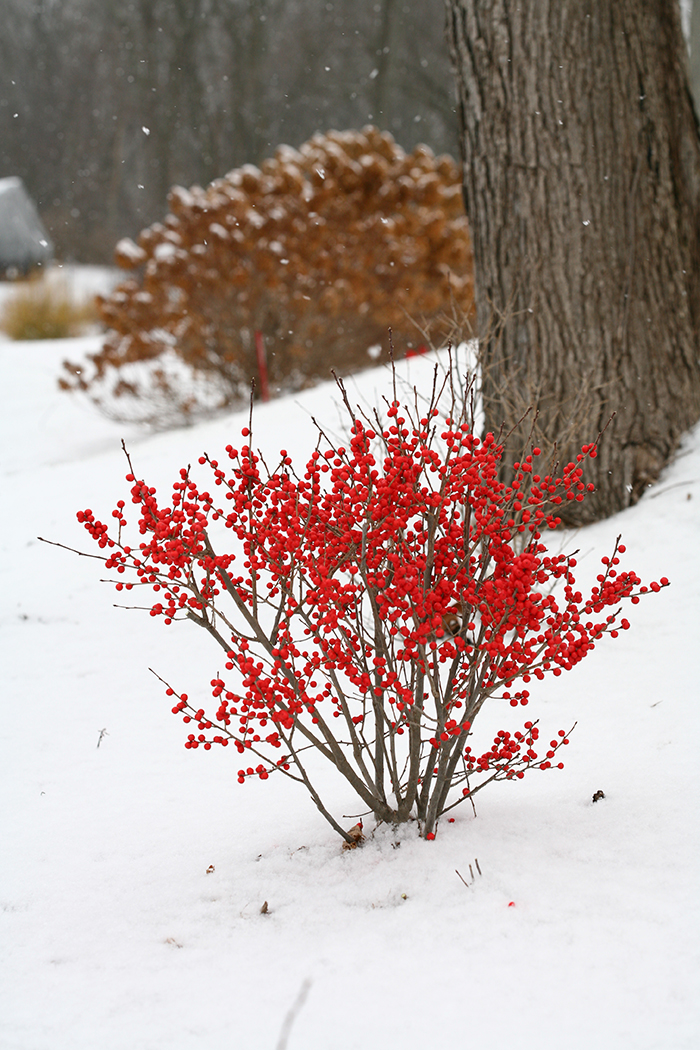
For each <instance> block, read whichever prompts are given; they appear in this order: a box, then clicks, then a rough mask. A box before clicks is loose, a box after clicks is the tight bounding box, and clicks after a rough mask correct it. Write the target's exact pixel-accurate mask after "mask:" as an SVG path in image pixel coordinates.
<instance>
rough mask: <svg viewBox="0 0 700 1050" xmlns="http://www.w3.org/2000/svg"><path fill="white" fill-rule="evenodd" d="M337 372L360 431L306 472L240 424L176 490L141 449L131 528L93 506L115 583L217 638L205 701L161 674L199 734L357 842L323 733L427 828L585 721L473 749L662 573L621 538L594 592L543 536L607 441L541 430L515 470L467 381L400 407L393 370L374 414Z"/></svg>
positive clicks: (191, 733)
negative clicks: (630, 566)
mask: <svg viewBox="0 0 700 1050" xmlns="http://www.w3.org/2000/svg"><path fill="white" fill-rule="evenodd" d="M339 389H340V393H341V395H342V398H343V401H344V405H345V410H346V412H347V416H348V434H347V440H346V441H345V442H344V443H339V442H334V441H331V440H330V439H328V438H327V437H326V435H325V434H324V433H323V432H322V431H321V432H320V433H319V439H318V442H317V446H316V448H315V449H314V450H313V451H312V452H311V455H310V457H309V459H308V461H307V462H306V464H305V466H301V467H297V469H296V470H295V469H294V468H293V465H292V459H291V457H290V456H289V455H288V453H287V451H286V450H285V449H282V450H281V451H280V453H279V457H278V459H277V461H276V462H275V463H272V464H271V465H270V466H269V468H268V467H267V466H264V465H263V461H262V457H261V456H259V455H258V454H257V453H256V452H255V450H254V446H253V443H252V435H251V433H250V429H249V428H248V427H244V428H243V430H242V431H241V436H242V439H243V441H242V444H241V445H240V447H238V446H237V447H234V446H233V445H227V447H226V450H225V454H224V462H223V463H220V462H219V460H217V459H212V458H210V457H209V456H208V455H203V456H201V457H200V458H199V468H201V469H197V468H196V467H195V468H194V469H193V470H191V469H190V468H189V467H188V468H186V469H185V468H182V469H181V470H180V472H179V477H178V478H177V479H176V481H175V483H174V485H173V489H172V494H171V495H170V496H169V497H167V498H165V499H164V500H162V499H160V498H159V497H158V496H157V493H156V490H155V489H154V488H153V487H151V486H149V485H148V484H147V483H146V482H145V481H144V480H139V479H137V477H136V475H135V473H134V470H133V468H132V464H131V460H130V459H129V473H128V474H127V481H128V483H129V485H130V490H131V503H132V505H133V507H134V508H135V509H136V513H137V522H136V527H135V529H132V531H133V533H134V536H133V538H132V539H131V540H130V541H129V542H127V539H126V533H127V529H128V528H129V526H128V524H127V519H126V507H125V501H124V500H119V501H118V502H117V504H116V507H115V509H114V510H113V511H112V526H109V525H107V524H106V523H103V522H101V521H100V520H98V519H97V517H96V516H95V514H94V513H93V511H92V510H90V509H88V510H83V511H80V512H79V514H78V520H79V521H81V522H82V523H83V525H84V526H85V528H86V530H87V531H88V533H89V534H90V535H91V536H92V538H93V539H94V540H95V541H96V543H97V545H98V547H99V548H100V549H101V550H102V551H103V552H104V554H103V555H102V557H103V560H104V564H105V567H106V568H107V569H108V570H111V571H112V572H113V573H114V579H113V581H112V582H113V583H114V585H115V587H116V589H117V591H119V592H124V591H130V590H131V589H132V588H133V587H135V586H136V587H139V586H140V587H142V588H143V587H145V588H147V589H149V588H150V589H152V590H153V591H154V592H155V593H154V601H153V604H152V606H151V608H150V614H151V616H152V617H154V618H157V617H162V618H163V620H164V621H165V623H166V624H170V623H172V622H173V621H174V620H181V619H187V620H189V621H191V622H192V623H193V624H196V625H198V626H199V627H201V628H203V629H204V630H205V631H206V632H207V633H208V634H209V636H210V637H211V639H212V641H213V642H214V643H215V644H216V645H217V646H218V647H219V650H220V655H219V660H218V666H219V667H220V668H221V670H220V671H217V673H216V674H215V675H214V676H213V677H212V678H211V679H210V683H209V690H208V691H209V694H210V698H209V699H208V701H207V700H204V699H202V700H199V699H197V700H195V699H194V698H190V697H189V696H188V695H187V694H186V693H182V692H178V691H177V690H176V689H175V688H173V687H172V686H170V685H169V684H168V683H167V682H165V681H164V680H163V679H161V681H164V685H165V686H166V693H167V695H168V696H170V697H171V698H172V702H173V705H174V706H173V708H172V710H173V712H174V713H175V714H178V715H180V716H181V717H182V718H183V721H184V722H185V723H186V725H187V730H188V731H187V739H186V741H185V747H186V748H188V749H190V750H197V749H198V748H200V747H201V748H203V749H204V750H211V748H212V747H215V746H220V747H230V748H231V750H233V751H235V753H236V755H237V756H238V762H239V769H238V780H239V782H240V783H241V784H243V783H245V781H246V780H248V779H249V778H251V777H257V778H259V779H261V780H267V779H268V777H269V776H270V775H272V774H280V775H283V776H287V777H289V778H291V779H292V780H295V781H296V782H297V783H300V784H302V785H303V786H304V788H305V789H306V791H307V792H308V793H309V795H310V796H311V798H312V800H313V802H314V804H315V805H316V806H317V808H318V810H319V812H320V813H321V814H322V815H323V816H324V817H325V818H326V820H327V821H328V822H329V823H330V824H331V825H332V827H333V828H334V829H335V830H336V831H337V832H338V834H340V835H341V836H342V837H343V839H344V840H345V842H346V843H348V844H350V845H356V844H357V843H358V841H359V838H358V835H357V834H356V829H357V828H358V827H360V825H356V829H351V831H350V832H349V831H348V830H346V829H345V828H344V827H343V826H342V825H341V823H340V822H339V819H338V818H337V817H336V816H334V815H333V813H331V811H330V810H329V809H328V808H327V807H326V805H325V804H324V802H323V799H322V798H321V794H320V791H319V789H318V787H317V785H316V783H315V781H314V775H313V773H312V771H311V766H312V763H310V762H309V761H308V754H309V752H310V751H315V752H316V753H317V754H318V755H319V756H321V757H322V758H324V759H325V760H326V761H327V762H329V763H330V764H331V765H332V766H333V767H334V769H335V770H336V771H337V772H338V773H339V774H340V775H341V776H342V777H344V778H345V780H346V781H347V783H348V784H349V785H350V786H351V787H352V789H353V791H354V792H355V794H356V795H357V796H358V799H359V802H360V803H361V804H362V806H361V811H362V812H365V811H369V812H371V813H372V814H373V816H374V818H375V820H377V821H385V822H389V823H393V824H400V823H403V822H406V821H409V820H416V821H417V827H418V828H419V829H420V833H421V834H422V836H423V837H424V838H425V839H427V840H432V839H434V838H435V835H436V833H437V827H438V821H439V819H440V817H441V816H442V815H443V814H445V813H448V812H449V811H450V810H452V809H453V808H454V807H455V806H458V805H460V804H461V803H462V802H464V801H465V800H471V799H473V797H474V795H475V794H476V793H477V792H479V791H481V790H482V789H483V788H484V787H486V786H487V785H488V784H491V783H493V782H494V781H500V780H520V779H522V777H523V776H524V775H525V773H527V772H528V771H529V770H531V769H540V770H548V769H552V768H555V767H557V768H559V769H561V768H562V767H563V763H562V762H561V761H557V759H558V758H559V752H560V751H561V749H562V748H563V747H564V746H566V745H567V744H568V743H569V733H570V732H571V730H569V731H565V730H564V729H559V730H558V731H555V733H554V734H553V736H552V739H551V740H550V741H549V742H547V741H546V737H541V730H540V726H539V722H538V720H537V719H528V720H527V721H525V722H523V723H520V724H517V723H516V724H515V725H511V727H510V728H508V729H501V730H499V731H498V733H497V734H496V736H495V737H494V738H493V742H492V743H491V744H490V745H489V744H486V743H485V742H483V741H482V743H481V744H480V745H479V746H477V744H476V738H475V736H474V729H473V727H474V723H475V721H476V719H477V717H478V715H479V712H480V711H481V709H482V707H483V706H484V704H486V703H501V704H502V705H503V706H504V707H505V711H506V712H507V711H509V710H510V709H511V708H513V709H518V708H522V707H525V706H527V705H528V704H529V702H530V700H531V696H530V689H531V686H532V684H533V680H534V682H538V681H540V680H542V679H543V678H544V677H545V676H546V675H549V674H551V675H554V676H559V675H561V673H562V671H569V670H571V669H572V668H573V667H574V666H575V665H576V664H578V663H579V662H580V661H581V660H583V659H584V657H586V656H587V655H588V654H589V653H591V652H592V651H593V649H594V648H595V646H596V645H597V644H598V642H599V641H600V640H601V639H602V638H603V636H604V635H610V636H611V637H613V638H615V637H617V635H618V633H619V631H620V630H626V629H627V628H628V627H629V626H630V625H629V622H628V621H627V619H625V618H624V617H623V616H622V615H621V613H622V608H623V606H624V604H625V603H626V602H631V603H632V604H636V603H637V602H638V601H639V599H640V596H641V595H642V594H644V593H647V592H649V591H651V592H655V591H658V590H660V589H661V588H663V587H666V586H667V585H668V580H667V579H666V578H665V577H662V578H661V579H660V581H659V582H658V583H657V582H654V583H651V584H650V585H649V587H646V586H640V584H641V580H640V579H639V577H638V576H636V575H635V573H634V572H632V571H630V570H627V569H623V568H622V567H621V557H622V555H623V554H624V553H625V548H624V546H623V545H622V544H621V543H620V537H619V536H618V538H617V540H616V542H615V544H614V548H613V550H612V554H611V556H610V557H607V556H606V557H603V558H602V559H601V572H600V573H599V574H598V576H597V579H596V581H595V584H594V586H593V587H592V589H591V590H590V592H589V593H588V594H587V595H584V594H582V593H581V591H580V590H578V589H577V587H576V579H575V570H576V558H575V556H574V555H572V554H550V552H549V550H548V548H547V546H546V545H545V544H544V543H543V541H542V540H543V535H544V533H545V532H546V531H547V530H549V529H554V528H556V526H557V525H558V524H559V521H560V519H559V518H558V516H557V510H558V508H559V507H560V506H561V505H562V503H564V502H565V501H567V500H572V499H573V500H579V501H580V500H583V499H585V497H586V494H587V492H589V491H591V490H592V486H591V485H590V484H587V483H586V481H585V479H584V470H585V465H586V461H587V459H588V458H589V457H592V456H595V455H596V451H597V443H596V442H594V443H591V444H586V445H584V446H583V447H582V449H581V452H580V453H579V454H578V455H577V457H576V460H575V462H571V463H567V464H565V465H564V467H563V468H562V469H559V468H558V467H557V466H556V465H554V466H552V467H550V468H548V467H547V466H546V465H543V466H541V467H540V466H539V457H540V450H539V449H538V448H531V450H530V451H528V452H526V454H524V455H523V457H522V459H521V460H520V461H519V462H516V463H515V464H514V468H513V469H514V473H513V477H512V478H511V479H510V481H509V482H508V483H506V482H504V481H502V480H501V479H500V477H499V465H500V461H501V457H502V454H503V446H502V445H501V444H500V443H499V442H498V440H497V439H496V438H495V437H494V435H493V434H486V435H485V436H484V437H480V436H478V435H476V434H475V433H474V422H473V418H472V416H471V409H470V407H469V405H470V403H471V402H470V399H469V398H468V399H467V400H466V402H465V401H464V400H463V399H461V398H458V396H457V394H456V393H455V391H454V389H453V388H452V386H451V383H450V376H449V375H448V376H447V378H445V380H444V382H442V384H441V383H440V382H439V378H438V373H437V371H436V374H435V381H434V384H433V389H432V392H431V393H430V395H429V396H428V397H427V398H425V400H424V401H423V402H421V397H420V396H419V394H418V392H417V391H414V396H413V398H412V399H410V400H411V404H407V405H401V403H400V401H399V400H398V398H397V396H396V378H395V379H394V397H393V400H391V401H387V402H386V410H385V411H384V412H383V413H379V412H375V414H374V416H373V417H372V418H370V417H368V416H366V415H365V414H363V413H362V412H361V411H360V410H359V409H358V410H356V409H355V408H354V407H353V406H352V405H351V403H350V401H349V399H348V397H347V394H346V392H345V389H344V387H343V385H342V383H340V382H339ZM445 401H447V410H446V411H441V405H443V404H444V403H445ZM127 458H128V454H127ZM201 475H205V476H209V478H210V481H211V490H210V489H209V488H207V487H205V483H204V480H203V478H202V476H201ZM213 523H217V526H216V532H217V535H218V536H219V537H221V536H222V535H223V536H224V541H223V546H222V542H221V540H220V539H217V540H216V541H215V540H214V539H213V533H212V531H211V529H210V526H211V525H212V524H213ZM226 534H228V537H229V541H228V542H226ZM221 653H223V654H225V659H224V660H223V661H222V656H221ZM222 662H223V667H222ZM158 677H160V676H158ZM504 713H505V712H504ZM513 714H515V710H514V711H513ZM572 728H573V727H572Z"/></svg>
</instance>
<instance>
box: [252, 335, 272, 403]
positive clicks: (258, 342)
mask: <svg viewBox="0 0 700 1050" xmlns="http://www.w3.org/2000/svg"><path fill="white" fill-rule="evenodd" d="M255 356H256V358H257V361H258V376H259V377H260V397H261V399H262V400H263V401H269V400H270V386H269V383H268V379H267V353H266V351H265V340H264V338H263V334H262V332H261V331H259V330H258V329H256V330H255Z"/></svg>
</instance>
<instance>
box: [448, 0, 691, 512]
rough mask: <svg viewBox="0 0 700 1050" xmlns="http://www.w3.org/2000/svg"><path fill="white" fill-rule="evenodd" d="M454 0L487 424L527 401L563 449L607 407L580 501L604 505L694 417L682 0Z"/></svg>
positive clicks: (546, 435)
mask: <svg viewBox="0 0 700 1050" xmlns="http://www.w3.org/2000/svg"><path fill="white" fill-rule="evenodd" d="M446 8H447V25H448V39H449V43H450V47H451V51H452V58H453V63H454V68H455V74H456V78H457V89H458V100H459V105H460V109H461V118H462V128H463V160H464V197H465V205H466V211H467V216H468V219H469V222H470V226H471V233H472V240H473V246H474V266H475V288H476V305H477V318H478V326H479V333H480V337H481V350H482V361H483V366H484V376H483V379H484V395H485V407H486V411H487V420H488V424H489V429H494V430H495V431H496V432H498V429H499V427H500V426H501V424H502V423H505V425H506V427H507V428H508V429H510V428H511V427H512V426H513V425H514V424H515V423H516V422H517V420H518V419H519V418H520V417H521V416H522V413H523V411H525V409H526V408H527V407H528V406H529V405H534V406H536V407H537V409H538V411H539V414H538V417H537V421H536V425H535V431H534V433H533V435H532V440H533V441H536V442H537V443H538V444H541V445H542V446H543V448H545V449H547V450H552V448H553V445H554V443H555V442H558V445H557V449H556V456H557V458H559V459H561V460H562V461H563V463H566V462H568V460H569V459H571V458H573V456H574V455H575V453H576V451H578V449H579V448H580V445H581V443H583V442H586V441H591V440H595V438H596V437H597V435H598V433H599V432H600V431H602V430H603V429H604V428H605V427H606V424H608V421H609V420H610V417H611V416H612V415H613V413H615V415H614V418H613V420H612V422H610V423H609V425H608V427H607V431H606V433H605V435H604V437H603V439H602V441H601V445H600V449H599V454H598V458H597V459H596V460H595V461H594V463H592V464H591V468H593V469H594V470H595V471H596V473H597V476H593V477H592V480H593V481H594V482H595V483H596V487H597V492H596V494H595V496H594V497H593V498H591V499H587V500H586V501H585V503H584V504H583V505H581V506H579V505H578V504H577V505H576V506H575V507H574V508H568V509H569V510H570V514H569V518H568V520H569V521H572V522H573V521H579V522H582V521H590V520H594V519H596V518H601V517H605V516H607V515H609V514H612V513H615V512H616V511H618V510H621V509H622V508H624V507H626V506H628V505H629V504H631V503H634V502H635V501H636V500H637V499H638V498H639V496H640V495H641V494H642V493H643V491H644V489H645V488H646V486H647V485H649V484H650V483H651V482H652V481H653V480H654V479H655V478H656V477H657V476H658V474H659V472H660V470H661V469H662V467H663V466H664V464H665V463H667V461H668V459H669V457H670V456H671V454H672V453H673V451H674V449H675V447H676V445H677V443H678V440H679V437H680V435H681V434H682V432H683V431H684V430H685V429H687V428H688V427H690V426H691V425H692V424H693V423H695V422H696V421H697V419H698V418H699V417H700V362H699V350H700V346H699V333H700V141H699V138H698V125H697V121H696V117H695V113H694V109H693V105H692V102H691V98H690V92H689V85H688V72H687V59H686V51H685V45H684V41H683V38H682V34H681V27H680V19H679V14H678V8H677V4H676V2H675V0H615V2H614V3H610V0H536V2H535V0H446ZM530 419H531V417H529V420H530ZM529 432H530V425H529V421H528V422H527V423H526V424H523V425H521V426H520V428H519V433H520V435H521V437H522V439H523V441H525V440H527V438H528V436H529ZM514 445H515V446H517V441H516V442H514ZM513 458H517V456H516V455H515V453H514V454H513ZM576 514H578V515H579V516H578V518H576ZM562 517H564V514H562Z"/></svg>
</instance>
